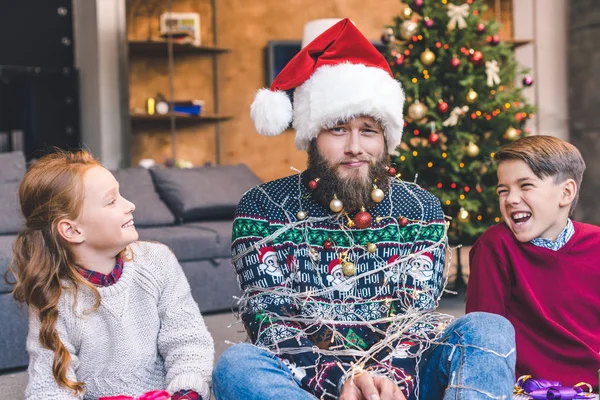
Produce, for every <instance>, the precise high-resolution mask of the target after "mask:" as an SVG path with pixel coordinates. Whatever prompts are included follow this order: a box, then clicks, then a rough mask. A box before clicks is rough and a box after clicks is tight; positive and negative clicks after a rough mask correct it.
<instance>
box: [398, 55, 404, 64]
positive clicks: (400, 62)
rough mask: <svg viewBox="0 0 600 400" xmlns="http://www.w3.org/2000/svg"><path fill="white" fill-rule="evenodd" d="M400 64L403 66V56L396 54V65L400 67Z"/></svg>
mask: <svg viewBox="0 0 600 400" xmlns="http://www.w3.org/2000/svg"><path fill="white" fill-rule="evenodd" d="M402 64H404V55H403V54H398V56H397V57H396V65H398V66H402Z"/></svg>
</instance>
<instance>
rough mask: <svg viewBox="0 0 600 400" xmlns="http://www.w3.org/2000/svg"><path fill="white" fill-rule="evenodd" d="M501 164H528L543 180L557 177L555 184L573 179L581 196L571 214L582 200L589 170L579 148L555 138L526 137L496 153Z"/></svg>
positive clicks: (542, 136)
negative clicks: (512, 162) (581, 188)
mask: <svg viewBox="0 0 600 400" xmlns="http://www.w3.org/2000/svg"><path fill="white" fill-rule="evenodd" d="M494 160H495V161H496V163H497V164H500V163H502V162H503V161H508V160H521V161H524V162H525V163H526V164H527V165H529V168H531V171H533V173H534V174H535V176H537V177H538V178H540V179H544V178H546V177H553V178H554V182H555V183H559V182H564V181H565V180H567V179H573V180H574V181H575V183H577V193H576V194H575V199H574V200H573V203H572V204H571V209H570V210H569V215H570V214H571V213H572V212H573V210H574V209H575V206H576V205H577V200H579V188H580V187H581V180H582V179H583V172H584V171H585V161H583V157H582V156H581V153H580V152H579V150H578V149H577V147H575V146H573V145H572V144H570V143H567V142H565V141H564V140H561V139H558V138H556V137H553V136H544V135H533V136H526V137H523V138H521V139H519V140H517V141H515V142H513V143H509V144H507V145H506V146H504V147H503V148H502V149H501V150H500V151H498V152H497V153H496V154H494Z"/></svg>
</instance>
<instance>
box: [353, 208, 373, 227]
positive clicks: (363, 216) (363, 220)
mask: <svg viewBox="0 0 600 400" xmlns="http://www.w3.org/2000/svg"><path fill="white" fill-rule="evenodd" d="M371 222H373V217H372V216H371V214H369V213H368V212H367V211H366V210H365V208H364V207H363V208H361V210H360V211H359V212H358V214H356V216H355V217H354V223H355V224H356V227H357V228H358V229H366V228H368V227H370V226H371Z"/></svg>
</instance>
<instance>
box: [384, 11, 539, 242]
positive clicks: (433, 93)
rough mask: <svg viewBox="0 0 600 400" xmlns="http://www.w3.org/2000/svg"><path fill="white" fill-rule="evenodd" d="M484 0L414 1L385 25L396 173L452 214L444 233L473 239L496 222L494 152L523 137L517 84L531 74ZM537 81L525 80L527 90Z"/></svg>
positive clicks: (525, 111)
mask: <svg viewBox="0 0 600 400" xmlns="http://www.w3.org/2000/svg"><path fill="white" fill-rule="evenodd" d="M485 9H486V4H485V3H484V2H483V1H481V0H467V1H466V2H465V1H461V0H410V2H409V3H408V6H407V7H406V8H405V9H404V10H403V12H402V15H400V16H398V17H396V18H395V21H394V25H392V26H389V27H387V28H386V29H385V30H384V34H383V37H382V40H384V42H386V43H389V46H388V53H387V57H388V59H389V62H390V66H391V68H392V72H393V73H394V75H395V76H396V78H397V79H398V80H399V81H400V82H401V83H402V86H403V87H404V90H405V92H406V96H407V98H406V104H405V110H404V115H405V116H406V118H405V120H406V122H405V128H404V136H403V140H402V144H401V145H400V148H399V149H398V150H399V153H400V155H399V156H398V157H395V158H394V160H393V162H394V164H395V168H396V170H397V172H398V173H399V174H400V176H401V178H402V179H404V180H406V181H414V180H416V182H417V183H418V184H420V185H421V186H422V187H424V188H425V189H427V190H429V191H431V192H432V193H433V194H435V195H436V196H437V197H438V198H439V199H440V201H441V202H442V206H443V207H444V212H445V213H446V215H449V216H451V217H452V218H453V220H452V222H451V225H450V229H449V231H448V236H449V238H450V240H451V241H452V242H454V243H462V244H472V243H473V242H474V241H475V240H476V239H477V238H478V237H479V235H481V233H483V231H485V229H487V228H488V227H490V226H491V225H493V224H495V223H497V222H499V221H500V212H499V209H498V198H497V195H496V183H497V181H496V167H495V164H494V162H493V154H494V152H496V151H498V149H499V148H500V147H502V146H503V145H504V144H506V143H508V142H509V141H512V140H516V139H517V138H519V137H521V136H523V135H525V134H526V129H524V124H525V121H526V120H527V119H529V118H531V116H532V112H533V107H532V106H531V105H529V104H527V102H526V101H525V99H524V97H523V94H522V86H520V85H519V86H517V85H516V84H515V80H516V79H517V77H518V76H522V74H525V73H526V72H527V71H525V70H521V69H520V68H519V67H518V66H517V63H516V61H515V58H514V55H513V52H512V50H513V49H512V47H513V46H512V44H510V43H505V42H503V41H500V39H499V36H498V28H499V24H498V23H497V22H496V21H494V20H488V21H485V20H483V19H482V16H483V13H484V11H485ZM532 83H533V80H532V78H531V77H530V76H526V75H525V76H524V78H523V80H522V84H523V86H529V85H531V84H532Z"/></svg>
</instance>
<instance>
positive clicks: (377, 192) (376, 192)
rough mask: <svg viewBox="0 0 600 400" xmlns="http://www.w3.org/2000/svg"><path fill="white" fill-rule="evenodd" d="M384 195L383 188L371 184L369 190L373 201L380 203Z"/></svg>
mask: <svg viewBox="0 0 600 400" xmlns="http://www.w3.org/2000/svg"><path fill="white" fill-rule="evenodd" d="M384 197H385V193H384V192H383V190H381V189H379V188H378V187H377V186H375V185H373V190H372V191H371V200H373V201H374V202H375V203H381V202H382V201H383V198H384Z"/></svg>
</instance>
